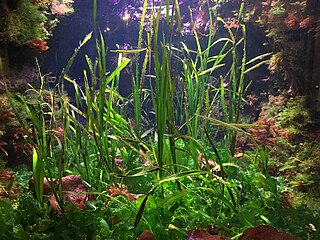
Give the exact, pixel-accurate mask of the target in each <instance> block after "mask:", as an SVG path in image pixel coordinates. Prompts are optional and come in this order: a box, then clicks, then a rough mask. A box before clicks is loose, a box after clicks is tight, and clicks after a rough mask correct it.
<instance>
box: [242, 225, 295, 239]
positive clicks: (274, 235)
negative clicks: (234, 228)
mask: <svg viewBox="0 0 320 240" xmlns="http://www.w3.org/2000/svg"><path fill="white" fill-rule="evenodd" d="M246 239H254V240H269V239H272V240H297V238H296V237H294V236H292V235H291V234H289V233H285V232H281V231H278V230H277V229H276V228H274V227H272V226H269V225H259V226H257V227H253V228H248V229H247V230H246V231H245V232H244V233H243V234H242V235H241V236H240V238H239V240H246Z"/></svg>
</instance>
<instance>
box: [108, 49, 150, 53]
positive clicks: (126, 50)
mask: <svg viewBox="0 0 320 240" xmlns="http://www.w3.org/2000/svg"><path fill="white" fill-rule="evenodd" d="M147 50H148V48H139V49H118V50H110V52H116V53H126V54H134V53H141V52H145V51H147Z"/></svg>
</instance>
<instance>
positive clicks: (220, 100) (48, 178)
mask: <svg viewBox="0 0 320 240" xmlns="http://www.w3.org/2000/svg"><path fill="white" fill-rule="evenodd" d="M272 2H274V5H273V7H274V8H273V9H272V11H271V12H272V13H273V14H283V13H282V12H283V9H282V5H277V4H278V3H276V2H277V1H272ZM69 3H70V4H71V2H70V1H50V6H51V10H52V11H55V13H59V12H61V11H63V9H64V8H65V7H66V6H67V7H69V6H70V5H68V4H69ZM37 4H39V5H38V6H41V4H47V1H41V2H38V1H35V2H33V4H32V5H33V6H34V5H37ZM63 4H64V5H63ZM112 4H113V5H115V6H117V8H115V9H120V10H117V11H118V16H119V17H120V18H121V19H122V21H124V22H125V23H126V24H128V25H129V26H130V25H131V24H135V25H138V26H137V27H138V34H137V40H136V44H135V46H133V45H126V44H124V45H122V46H118V48H117V49H112V50H110V51H109V50H108V42H106V41H105V39H104V33H105V32H108V28H105V26H103V28H100V26H99V25H98V21H97V0H93V16H94V18H93V29H92V32H90V33H88V34H87V35H86V36H84V39H83V40H82V41H80V42H79V46H78V47H77V48H75V49H74V52H73V54H72V56H70V59H69V61H68V63H67V64H66V66H65V68H64V69H63V71H62V73H61V74H60V76H57V78H56V81H55V82H54V85H52V84H48V83H47V80H48V78H47V75H46V74H42V72H41V67H40V66H39V65H38V69H37V70H38V80H39V83H38V84H37V85H34V86H32V85H30V86H29V88H28V90H27V91H25V93H23V94H21V93H20V94H19V93H12V91H10V89H9V88H8V87H7V88H6V94H7V101H9V102H10V103H11V108H10V111H11V112H9V113H8V112H5V114H4V115H6V116H7V118H6V121H8V120H10V119H13V118H14V120H15V121H16V120H18V121H19V134H20V135H19V136H20V137H21V138H23V139H25V140H26V141H27V143H28V145H27V146H29V152H32V154H30V155H31V156H32V178H30V176H29V175H28V173H26V172H25V171H23V170H22V171H21V170H20V171H17V172H16V173H15V174H13V173H12V172H10V171H5V170H4V171H0V180H1V185H0V187H1V190H2V191H1V192H2V193H4V194H3V196H4V197H5V198H3V199H2V198H1V199H0V209H1V212H0V230H1V231H0V238H8V237H9V238H12V239H60V238H61V239H141V240H143V239H190V240H192V239H240V240H241V239H268V238H269V239H270V237H272V238H273V239H297V238H296V237H300V238H302V239H317V238H318V237H319V236H320V233H319V230H318V226H320V225H319V219H320V218H319V215H320V212H319V211H318V210H314V211H309V210H308V208H307V207H306V206H299V207H294V206H293V205H292V204H291V202H290V201H289V200H290V199H289V197H287V196H289V195H290V191H292V189H291V188H290V186H288V185H286V184H285V181H284V179H283V178H281V177H279V176H278V175H276V174H270V172H271V171H270V168H269V167H270V162H271V163H274V162H275V160H274V159H272V158H270V156H272V157H274V156H275V157H276V156H277V155H269V152H270V150H272V148H274V147H275V146H280V144H279V142H278V140H279V139H281V138H283V137H284V136H285V137H287V136H288V132H284V131H283V130H282V129H281V127H280V126H275V125H276V120H283V121H282V122H283V124H284V123H285V122H287V123H288V124H289V123H290V124H293V122H292V121H291V117H288V116H292V115H295V113H292V112H290V111H289V110H283V111H282V113H281V114H279V116H278V117H277V118H275V119H271V118H269V115H268V114H270V112H269V113H268V109H263V111H262V113H260V115H259V119H258V121H257V122H256V124H251V123H248V122H247V121H246V116H245V114H246V112H245V108H246V107H247V106H248V105H250V106H251V109H255V108H254V106H255V105H257V101H258V100H257V99H258V97H257V96H255V95H252V94H250V88H251V86H252V85H253V83H252V79H251V77H250V76H249V74H251V73H252V72H254V71H255V70H257V69H259V68H261V67H265V68H266V66H269V68H270V70H273V71H276V65H277V64H275V62H276V61H278V60H277V59H276V60H274V59H273V58H275V55H273V57H271V56H272V53H269V52H263V53H261V54H258V55H256V56H253V57H249V54H248V48H249V46H248V33H247V31H248V26H250V25H248V24H247V23H246V22H245V19H246V16H247V15H246V13H247V8H246V7H247V4H246V1H201V2H195V3H192V4H194V5H192V4H191V3H188V4H189V6H188V5H187V4H186V3H184V2H181V1H180V2H179V1H178V0H174V1H172V2H170V1H156V2H152V3H151V2H150V1H148V0H144V1H143V2H140V1H137V2H135V3H134V4H133V3H131V5H129V4H128V3H127V2H122V1H114V2H112ZM190 4H191V5H190ZM47 6H49V5H47ZM226 6H229V7H230V6H232V8H234V9H237V11H235V12H232V11H230V8H229V10H228V12H227V10H226V9H227V8H226ZM217 12H220V13H221V15H220V16H218V15H215V13H217ZM38 24H41V23H38ZM222 29H223V31H222V32H223V35H218V34H217V33H218V32H219V31H218V30H222ZM35 39H37V40H39V39H40V38H35ZM190 39H192V44H190V42H191V41H190ZM90 42H94V45H95V47H96V54H95V55H94V56H91V55H90V56H89V54H88V55H85V56H84V57H85V61H86V64H87V66H86V67H85V69H80V70H79V71H81V72H82V73H83V77H82V79H81V80H82V81H81V82H79V81H78V80H77V79H73V77H72V74H70V70H71V68H72V66H73V64H74V62H75V59H76V58H77V57H80V56H79V52H80V50H81V49H83V48H84V46H86V45H87V44H88V43H90ZM17 44H18V43H17ZM32 44H34V45H35V46H36V47H37V48H39V49H40V48H44V47H45V44H44V43H43V42H41V41H33V42H32ZM40 50H41V49H40ZM42 50H44V49H42ZM111 54H113V55H114V56H116V61H115V63H116V65H115V66H114V68H113V69H111V70H110V71H108V70H107V66H108V65H109V64H110V62H111V61H110V58H109V55H111ZM270 57H271V59H273V62H272V61H271V63H272V64H273V65H272V64H271V65H270V59H269V58H270ZM270 66H274V67H270ZM69 74H70V75H69ZM128 75H129V76H130V78H129V79H130V81H131V88H132V90H131V94H130V95H128V96H122V95H121V94H120V87H119V86H120V82H121V81H124V80H127V78H124V76H128ZM70 88H72V90H73V92H74V93H75V94H74V96H69V95H68V93H67V91H66V89H70ZM269 99H270V101H271V100H273V101H274V103H278V102H279V101H280V100H279V99H281V98H276V97H275V98H271V97H270V98H269ZM273 105H276V104H273ZM21 109H24V111H22V110H21ZM255 110H259V108H257V109H255ZM269 111H270V109H269ZM277 111H278V110H277ZM270 115H271V114H270ZM304 117H305V120H310V119H309V118H308V117H309V115H305V116H304ZM268 118H269V119H268ZM17 127H18V126H17ZM0 130H1V131H2V132H5V131H7V130H6V129H2V128H0ZM30 146H32V147H31V149H30ZM0 150H5V147H4V144H3V143H2V142H0ZM17 184H20V185H19V186H20V187H17ZM8 199H11V200H12V201H9V200H8Z"/></svg>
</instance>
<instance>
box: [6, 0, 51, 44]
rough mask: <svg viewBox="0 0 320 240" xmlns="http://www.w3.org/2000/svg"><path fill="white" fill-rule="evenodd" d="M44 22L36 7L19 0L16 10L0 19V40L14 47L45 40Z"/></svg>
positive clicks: (44, 19)
mask: <svg viewBox="0 0 320 240" xmlns="http://www.w3.org/2000/svg"><path fill="white" fill-rule="evenodd" d="M45 21H46V16H44V15H43V14H42V13H41V12H40V11H39V10H38V8H37V7H36V6H34V5H33V4H32V3H31V2H30V1H24V0H19V1H18V2H17V7H16V9H13V10H11V11H9V12H8V13H7V14H6V15H4V16H3V17H2V18H1V26H2V28H1V29H2V30H0V40H1V41H2V42H11V43H14V44H16V45H25V44H27V43H28V42H29V41H31V40H34V39H39V38H43V39H44V38H46V35H45V33H44V31H43V24H44V22H45Z"/></svg>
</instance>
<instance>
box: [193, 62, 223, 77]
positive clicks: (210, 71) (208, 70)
mask: <svg viewBox="0 0 320 240" xmlns="http://www.w3.org/2000/svg"><path fill="white" fill-rule="evenodd" d="M223 66H225V64H224V63H223V64H218V65H215V66H213V67H211V68H208V69H206V70H204V71H202V72H200V73H198V76H202V75H205V74H207V73H210V74H211V73H212V71H214V70H216V69H217V68H220V67H223Z"/></svg>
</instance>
